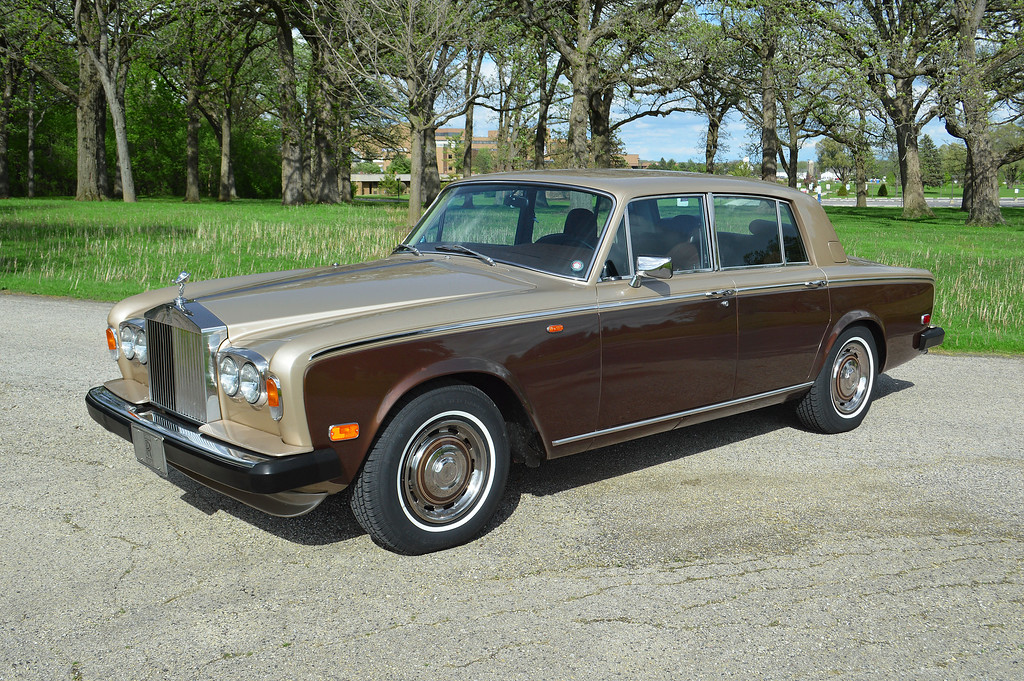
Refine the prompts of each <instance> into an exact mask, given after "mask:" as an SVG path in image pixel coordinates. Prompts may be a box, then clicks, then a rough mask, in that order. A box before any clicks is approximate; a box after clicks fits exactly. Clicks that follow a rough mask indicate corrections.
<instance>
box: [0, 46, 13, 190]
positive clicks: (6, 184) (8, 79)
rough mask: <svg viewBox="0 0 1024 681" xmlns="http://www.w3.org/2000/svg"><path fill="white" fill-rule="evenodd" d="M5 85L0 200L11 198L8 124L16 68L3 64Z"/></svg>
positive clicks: (1, 108) (0, 131) (0, 132)
mask: <svg viewBox="0 0 1024 681" xmlns="http://www.w3.org/2000/svg"><path fill="white" fill-rule="evenodd" d="M3 70H4V85H3V97H2V98H0V199H9V198H11V171H10V168H9V166H8V164H7V149H8V146H9V145H10V131H9V128H8V124H9V123H10V120H11V108H12V105H13V103H14V67H13V65H12V64H11V63H10V62H8V61H5V62H4V63H3Z"/></svg>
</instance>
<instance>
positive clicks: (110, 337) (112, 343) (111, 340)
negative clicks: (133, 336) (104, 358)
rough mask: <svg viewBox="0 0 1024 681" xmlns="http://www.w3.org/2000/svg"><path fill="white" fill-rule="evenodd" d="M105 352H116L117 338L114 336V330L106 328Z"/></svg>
mask: <svg viewBox="0 0 1024 681" xmlns="http://www.w3.org/2000/svg"><path fill="white" fill-rule="evenodd" d="M107 350H110V351H111V352H113V351H114V350H117V336H116V335H114V330H113V329H111V328H107Z"/></svg>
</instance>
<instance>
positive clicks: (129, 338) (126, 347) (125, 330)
mask: <svg viewBox="0 0 1024 681" xmlns="http://www.w3.org/2000/svg"><path fill="white" fill-rule="evenodd" d="M121 352H123V353H124V356H125V357H127V358H128V359H133V358H134V357H135V330H134V329H132V327H130V326H127V325H125V326H122V327H121Z"/></svg>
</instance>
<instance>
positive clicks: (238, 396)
mask: <svg viewBox="0 0 1024 681" xmlns="http://www.w3.org/2000/svg"><path fill="white" fill-rule="evenodd" d="M217 354H218V357H217V385H218V386H219V388H220V390H221V392H222V393H224V395H226V396H227V397H228V398H230V399H231V400H233V401H235V402H241V403H244V404H248V405H250V406H252V407H253V408H255V409H261V408H263V407H264V406H269V408H270V415H271V418H273V419H274V420H275V421H280V420H281V418H282V416H283V415H284V406H283V404H282V401H281V381H280V380H279V379H278V378H277V377H276V376H273V375H271V373H270V363H269V362H268V361H267V359H266V358H265V357H263V356H262V355H260V354H259V353H258V352H253V351H252V350H247V349H245V348H231V347H229V348H225V349H224V350H221V351H220V352H219V353H217ZM268 384H272V385H271V388H272V389H271V390H270V391H268V389H267V386H268Z"/></svg>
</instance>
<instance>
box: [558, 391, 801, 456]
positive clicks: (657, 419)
mask: <svg viewBox="0 0 1024 681" xmlns="http://www.w3.org/2000/svg"><path fill="white" fill-rule="evenodd" d="M812 385H814V382H813V381H812V382H810V383H801V384H799V385H793V386H790V387H788V388H779V389H778V390H772V391H769V392H766V393H760V394H758V395H751V396H749V397H741V398H739V399H735V400H729V401H728V402H719V403H718V404H709V405H707V406H705V407H697V408H696V409H688V410H687V411H680V412H676V413H675V414H667V415H665V416H656V417H654V418H650V419H645V420H643V421H636V422H634V423H625V424H623V425H621V426H614V427H612V428H604V429H602V430H595V431H592V432H590V433H584V434H583V435H573V436H572V437H566V438H562V439H561V440H554V441H553V442H552V443H551V444H552V446H555V447H557V446H559V445H565V444H569V443H572V442H579V441H580V440H586V439H589V438H592V437H600V436H602V435H611V434H613V433H621V432H622V431H624V430H631V429H633V428H642V427H644V426H652V425H655V424H658V423H664V422H666V421H674V420H676V419H681V418H686V417H687V416H694V415H696V414H703V413H705V412H709V411H714V410H716V409H724V408H726V407H734V406H736V405H740V404H746V403H747V402H756V401H757V400H762V399H766V398H769V397H778V396H779V395H785V394H786V393H790V392H796V391H797V390H803V389H805V388H810V387H811V386H812Z"/></svg>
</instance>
